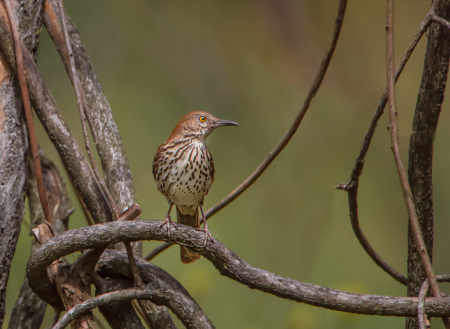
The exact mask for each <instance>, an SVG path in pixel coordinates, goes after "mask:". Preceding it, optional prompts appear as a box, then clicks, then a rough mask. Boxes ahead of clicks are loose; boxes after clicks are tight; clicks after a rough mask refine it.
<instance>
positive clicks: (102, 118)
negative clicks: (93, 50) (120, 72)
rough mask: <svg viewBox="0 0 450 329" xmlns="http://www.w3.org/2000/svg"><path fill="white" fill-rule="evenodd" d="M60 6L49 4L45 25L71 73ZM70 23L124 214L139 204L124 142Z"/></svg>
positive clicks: (109, 178)
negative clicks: (136, 203) (132, 206)
mask: <svg viewBox="0 0 450 329" xmlns="http://www.w3.org/2000/svg"><path fill="white" fill-rule="evenodd" d="M57 3H58V0H48V1H46V7H45V17H44V23H45V26H46V27H47V30H48V31H49V34H50V36H51V37H52V39H53V42H54V43H55V44H56V46H57V49H58V51H59V53H60V55H61V57H62V59H63V61H64V64H65V66H66V70H67V71H68V72H70V60H69V54H68V51H67V47H66V46H65V41H64V33H63V28H62V24H61V19H60V15H59V10H58V4H57ZM66 20H67V28H68V33H69V36H70V40H71V43H72V44H71V46H72V49H73V56H74V60H75V65H76V68H77V73H78V76H79V79H80V82H81V86H82V88H83V90H84V93H85V96H86V100H87V107H86V108H85V110H86V115H87V118H88V120H89V124H90V126H91V132H92V136H93V137H94V141H95V144H96V147H97V150H98V154H99V157H100V160H101V162H102V167H103V171H104V173H105V179H106V183H107V185H108V188H109V190H110V191H111V193H112V195H113V198H114V200H115V201H116V203H117V205H118V208H119V212H123V211H125V210H126V209H127V208H128V207H130V206H131V205H132V204H133V203H135V202H136V195H135V191H134V185H133V180H132V177H131V170H130V166H129V164H128V160H127V157H126V154H125V149H124V147H123V143H122V138H121V136H120V132H119V129H118V128H117V125H116V123H115V121H114V118H113V116H112V112H111V107H110V105H109V103H108V101H107V99H106V96H105V95H104V94H103V90H102V87H101V86H100V83H99V81H98V79H97V76H96V74H95V72H94V70H93V68H92V66H91V64H90V61H89V56H88V54H87V51H86V47H85V46H84V44H83V42H82V41H81V37H80V35H79V33H78V31H77V29H76V27H75V24H74V23H73V22H72V20H71V19H70V17H69V16H68V15H67V14H66ZM69 76H70V74H69Z"/></svg>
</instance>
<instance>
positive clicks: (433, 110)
mask: <svg viewBox="0 0 450 329" xmlns="http://www.w3.org/2000/svg"><path fill="white" fill-rule="evenodd" d="M436 14H437V15H438V16H439V17H442V18H444V19H446V20H448V19H450V1H448V0H446V1H440V2H439V5H438V6H437V8H436ZM449 59H450V31H449V29H448V28H447V27H445V26H442V25H440V24H438V23H432V24H431V26H430V29H429V33H428V45H427V50H426V54H425V63H424V69H423V76H422V82H421V85H420V90H419V95H418V99H417V104H416V110H415V114H414V121H413V128H412V129H413V131H412V134H411V140H410V148H409V169H408V175H409V184H410V186H411V191H412V194H413V198H414V203H415V206H416V211H417V217H418V220H419V224H420V228H421V231H422V235H423V238H424V241H425V244H426V247H427V251H428V254H429V256H430V259H431V260H432V257H433V235H434V222H433V182H432V164H433V141H434V135H435V133H436V128H437V124H438V120H439V115H440V112H441V106H442V102H443V101H444V92H445V84H446V81H447V74H448V65H449ZM425 278H426V274H425V270H424V267H423V264H422V262H421V259H420V255H419V253H418V251H417V247H416V244H415V241H414V236H413V232H412V230H411V228H410V227H408V296H418V295H419V290H420V286H421V285H422V283H423V281H424V280H425ZM406 328H408V329H413V328H418V322H417V318H416V317H414V318H407V320H406Z"/></svg>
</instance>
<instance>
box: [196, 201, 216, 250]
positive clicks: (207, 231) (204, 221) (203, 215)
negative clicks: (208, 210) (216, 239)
mask: <svg viewBox="0 0 450 329" xmlns="http://www.w3.org/2000/svg"><path fill="white" fill-rule="evenodd" d="M200 210H201V212H202V220H203V223H204V224H205V226H204V228H197V229H196V230H197V231H202V232H205V243H204V244H203V245H204V246H206V241H208V238H209V239H211V240H212V235H211V233H209V230H208V224H206V218H205V214H204V213H203V206H200ZM200 225H201V223H200Z"/></svg>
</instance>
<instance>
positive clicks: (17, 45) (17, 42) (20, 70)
mask: <svg viewBox="0 0 450 329" xmlns="http://www.w3.org/2000/svg"><path fill="white" fill-rule="evenodd" d="M5 4H6V9H7V12H8V18H9V22H10V25H11V30H12V35H13V39H14V49H15V52H16V62H17V75H18V77H19V85H20V91H21V93H22V99H23V105H24V109H25V118H26V121H27V127H28V133H29V136H30V146H31V152H32V155H33V162H34V167H35V170H36V181H37V186H38V191H39V198H40V200H41V204H42V209H43V210H44V215H45V219H46V220H47V222H49V223H50V224H51V225H53V219H52V216H51V214H50V210H49V209H48V203H47V198H46V196H45V187H44V178H43V177H42V168H41V159H40V156H39V146H38V142H37V139H36V131H35V129H34V122H33V114H32V113H31V104H30V95H29V94H28V88H27V80H26V78H25V69H24V65H23V54H22V41H21V39H20V35H19V30H18V28H17V23H16V18H15V16H14V11H13V8H12V5H11V0H5Z"/></svg>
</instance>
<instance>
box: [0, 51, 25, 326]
mask: <svg viewBox="0 0 450 329" xmlns="http://www.w3.org/2000/svg"><path fill="white" fill-rule="evenodd" d="M16 87H17V86H16V82H15V79H14V77H13V75H12V72H11V69H10V66H9V64H8V63H7V61H6V59H5V56H4V54H3V53H0V98H1V100H2V101H1V103H0V154H1V155H2V156H0V214H1V220H0V327H1V326H2V325H3V318H4V315H5V298H6V286H7V283H8V277H9V270H10V267H11V261H12V258H13V255H14V252H15V249H16V244H17V240H18V238H19V233H20V223H21V221H22V216H23V214H24V212H25V199H24V194H23V193H24V187H25V180H26V177H27V168H26V152H27V149H28V141H27V131H26V127H25V125H24V123H23V118H22V101H21V99H20V97H18V94H16V91H17V90H18V88H17V89H16Z"/></svg>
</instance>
